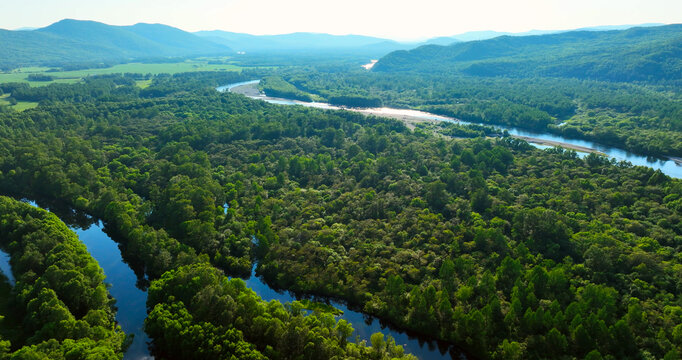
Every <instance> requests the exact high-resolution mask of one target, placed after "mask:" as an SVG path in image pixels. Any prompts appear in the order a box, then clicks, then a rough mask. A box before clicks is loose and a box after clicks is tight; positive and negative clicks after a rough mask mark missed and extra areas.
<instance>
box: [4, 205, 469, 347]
mask: <svg viewBox="0 0 682 360" xmlns="http://www.w3.org/2000/svg"><path fill="white" fill-rule="evenodd" d="M24 201H26V200H24ZM26 202H28V203H29V204H31V205H33V206H38V205H37V204H36V203H35V202H34V201H26ZM43 208H46V207H45V206H43ZM47 209H48V210H49V208H47ZM55 214H57V215H60V214H59V213H58V212H57V213H55ZM61 217H62V220H65V219H64V217H63V216H61ZM65 222H66V221H65ZM67 225H69V228H70V229H72V230H73V231H75V232H76V234H78V238H79V239H80V240H81V241H82V242H83V243H84V244H85V246H86V247H87V248H88V251H89V252H90V254H91V255H92V257H93V258H95V260H97V262H98V263H99V265H100V266H101V267H102V269H103V270H104V274H105V275H106V280H105V281H106V282H107V283H108V284H110V285H111V286H110V287H109V292H110V293H111V295H112V296H113V297H114V298H115V299H116V307H117V308H118V312H117V314H116V320H117V321H118V322H119V324H120V325H121V328H122V329H123V331H124V332H125V333H126V334H133V335H134V338H133V343H132V345H131V346H130V348H128V351H127V352H126V353H125V355H124V357H123V359H124V360H148V359H153V357H152V356H150V352H149V347H148V343H149V341H150V339H149V338H148V337H147V334H145V332H144V319H145V318H146V317H147V306H146V302H147V292H146V289H144V290H142V289H140V288H138V287H137V284H138V280H139V279H138V277H137V275H135V273H134V272H133V270H132V269H131V268H130V267H129V266H128V264H127V263H126V262H125V261H124V260H123V257H122V255H121V251H120V249H119V246H118V243H116V241H114V240H113V239H112V238H111V237H109V235H107V233H106V232H105V231H104V226H103V224H102V223H101V222H100V221H97V220H94V219H91V221H89V224H83V223H80V224H79V225H74V224H69V223H68V222H67ZM0 270H1V271H2V272H3V273H4V274H5V275H6V276H7V277H9V278H10V279H11V283H12V284H14V281H13V280H14V278H13V275H12V272H11V267H10V264H9V256H8V255H7V253H4V252H2V251H0ZM255 271H256V265H254V267H253V269H252V271H251V276H250V277H249V278H247V279H244V281H245V282H246V285H247V286H248V287H249V288H251V289H252V290H253V291H255V292H256V293H257V294H258V295H259V296H260V297H261V298H263V300H265V301H270V300H278V301H280V302H282V303H285V302H291V301H294V300H301V299H303V298H305V297H300V296H296V295H294V294H292V293H290V292H287V291H279V290H275V289H273V288H272V287H270V286H269V285H268V284H266V283H265V282H264V281H263V280H262V279H261V278H260V277H258V276H256V273H255ZM313 300H317V301H321V302H325V303H329V304H331V305H332V306H334V307H336V308H337V309H339V310H341V311H343V314H342V315H339V316H338V317H337V319H345V320H346V321H348V322H349V323H351V324H352V325H353V328H354V329H355V332H354V333H353V335H352V336H351V338H355V336H358V337H359V338H360V340H366V341H367V343H368V344H369V343H370V336H371V335H372V334H373V333H376V332H382V333H384V334H385V335H390V336H392V337H393V338H394V339H395V341H396V344H399V345H402V346H403V348H404V349H405V351H406V352H408V353H411V354H414V355H415V356H417V357H418V358H420V359H454V358H462V359H465V358H466V357H465V356H464V354H463V353H461V352H460V351H459V350H458V349H456V348H455V347H454V346H451V345H449V344H447V343H444V342H438V341H433V340H428V339H424V338H420V337H418V336H412V335H410V334H408V333H407V332H405V331H402V330H398V329H394V328H392V327H390V326H388V325H387V324H385V323H382V322H381V321H380V320H379V319H377V318H375V317H372V316H368V315H366V314H364V313H362V312H358V311H354V310H351V309H349V308H348V306H346V305H345V304H343V303H341V302H339V301H333V300H328V299H324V298H315V299H313Z"/></svg>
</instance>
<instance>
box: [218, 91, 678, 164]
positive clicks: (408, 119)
mask: <svg viewBox="0 0 682 360" xmlns="http://www.w3.org/2000/svg"><path fill="white" fill-rule="evenodd" d="M229 91H230V92H233V93H235V94H241V95H244V96H246V97H249V98H255V99H259V100H264V101H268V100H274V101H281V100H290V99H282V98H277V97H271V96H266V95H265V94H264V93H263V92H261V91H260V90H259V89H258V83H252V84H244V85H239V86H235V87H233V88H231V89H230V90H229ZM332 108H336V107H332ZM341 109H343V110H347V111H353V112H358V113H361V114H364V115H368V116H369V115H373V116H380V117H385V118H390V119H396V120H400V121H401V122H402V123H404V124H405V126H407V128H408V129H410V130H414V129H415V128H417V125H418V124H440V123H442V122H443V121H442V120H436V119H430V118H424V117H419V116H411V115H404V114H392V113H386V112H383V111H381V110H380V109H373V108H345V107H344V108H341ZM511 137H513V138H516V139H521V140H525V141H527V142H529V143H534V144H539V145H547V146H558V147H561V148H564V149H568V150H575V151H578V152H584V153H594V154H598V155H606V154H604V153H603V152H601V151H599V150H597V149H594V148H590V147H585V146H578V145H573V144H569V143H565V142H560V141H551V140H545V139H538V138H534V137H530V136H518V135H513V136H511ZM670 159H671V160H673V161H675V162H676V163H678V164H682V158H677V159H676V160H675V158H672V157H671V158H670Z"/></svg>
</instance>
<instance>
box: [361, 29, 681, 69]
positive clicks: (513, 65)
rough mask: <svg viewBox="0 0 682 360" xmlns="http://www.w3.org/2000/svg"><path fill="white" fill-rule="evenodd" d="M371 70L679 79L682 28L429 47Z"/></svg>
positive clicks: (386, 60) (384, 61)
mask: <svg viewBox="0 0 682 360" xmlns="http://www.w3.org/2000/svg"><path fill="white" fill-rule="evenodd" d="M373 71H377V72H396V71H400V72H423V73H441V74H442V73H456V74H465V75H474V76H511V77H537V76H548V77H568V78H580V79H596V80H607V81H649V82H667V81H678V80H680V78H682V25H667V26H658V27H640V28H632V29H628V30H620V31H571V32H565V33H560V34H550V35H540V36H522V37H517V36H501V37H497V38H494V39H489V40H483V41H471V42H465V43H457V44H453V45H451V46H437V45H428V46H422V47H419V48H417V49H414V50H410V51H396V52H393V53H391V54H388V55H386V56H385V57H383V58H382V59H381V60H380V61H379V62H378V63H377V64H376V65H375V66H374V68H373Z"/></svg>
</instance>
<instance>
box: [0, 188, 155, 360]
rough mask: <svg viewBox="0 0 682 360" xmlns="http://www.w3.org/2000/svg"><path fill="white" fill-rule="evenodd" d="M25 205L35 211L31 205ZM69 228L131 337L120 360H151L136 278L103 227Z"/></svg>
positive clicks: (143, 299)
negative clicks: (97, 271)
mask: <svg viewBox="0 0 682 360" xmlns="http://www.w3.org/2000/svg"><path fill="white" fill-rule="evenodd" d="M24 201H26V200H24ZM26 202H27V203H29V204H31V205H33V206H36V207H38V205H37V204H36V203H35V202H34V201H26ZM48 211H49V209H48ZM67 225H69V224H67ZM69 228H70V229H71V230H73V231H74V232H75V233H76V234H77V235H78V238H79V239H80V241H81V242H83V244H85V246H86V247H87V248H88V252H90V255H92V257H93V258H94V259H95V260H97V262H98V263H99V266H100V267H101V268H102V270H104V275H105V276H106V279H105V280H104V281H105V282H106V283H107V284H109V285H110V287H109V293H110V294H111V296H113V297H114V299H116V307H117V308H118V311H117V312H116V321H117V322H118V323H119V324H120V325H121V329H123V331H124V332H125V333H126V334H132V335H134V338H133V342H132V344H131V345H130V347H129V348H128V351H127V352H126V353H125V355H124V356H123V359H124V360H144V359H153V358H154V357H152V356H150V354H149V349H148V346H147V343H148V342H149V341H150V339H149V337H148V336H147V334H146V333H145V332H144V329H143V327H144V319H145V318H146V317H147V292H146V291H143V290H140V289H139V288H137V286H136V284H137V276H136V275H135V273H134V272H133V270H132V269H130V267H129V266H128V264H126V263H125V262H124V261H123V257H122V256H121V250H120V249H119V248H118V244H117V243H116V242H115V241H114V240H112V239H111V238H110V237H109V235H107V234H106V233H105V232H104V230H103V225H102V224H101V222H99V221H97V222H95V223H94V224H92V225H89V226H86V228H85V229H83V228H79V227H74V226H71V225H69ZM5 255H6V254H5ZM5 263H6V265H5ZM5 266H9V256H7V259H6V261H5V258H4V257H3V256H2V255H0V268H1V269H2V270H3V272H4V269H5ZM10 273H11V272H10ZM12 279H13V278H12Z"/></svg>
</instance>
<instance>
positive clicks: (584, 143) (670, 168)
mask: <svg viewBox="0 0 682 360" xmlns="http://www.w3.org/2000/svg"><path fill="white" fill-rule="evenodd" d="M259 81H260V80H252V81H244V82H240V83H234V84H229V85H225V86H220V87H218V88H216V90H218V91H221V92H222V91H226V90H227V91H230V90H231V89H232V88H234V87H237V86H241V85H248V84H256V83H258V82H259ZM251 98H253V99H259V100H263V101H267V102H269V103H273V104H279V105H301V106H306V107H315V108H322V109H330V110H337V109H341V108H340V107H337V106H333V105H330V104H326V103H319V102H303V101H297V100H289V99H281V98H270V97H264V96H253V97H251ZM343 109H344V110H348V111H355V112H361V113H367V114H371V113H377V112H378V113H382V114H386V115H396V116H398V115H408V116H414V117H418V118H422V119H430V120H439V121H448V122H455V123H460V124H465V125H466V124H474V123H470V122H467V121H462V120H459V119H455V118H451V117H447V116H442V115H436V114H432V113H427V112H424V111H418V110H409V109H393V108H377V109H355V108H343ZM477 125H485V126H490V127H493V128H496V129H499V130H507V131H508V132H509V134H510V135H514V136H526V137H530V138H534V139H538V140H547V141H556V142H561V143H566V144H570V145H575V146H581V147H585V148H589V149H594V150H597V151H599V152H602V153H604V154H605V155H606V156H608V157H609V158H614V159H616V160H617V161H628V162H630V163H632V164H633V165H640V166H647V167H650V168H653V169H658V170H661V171H662V172H663V173H664V174H666V175H668V176H671V177H674V178H678V179H679V178H682V166H680V165H678V164H676V163H675V162H674V161H672V160H668V159H658V158H652V157H647V156H642V155H637V154H633V153H631V152H629V151H626V150H623V149H619V148H615V147H612V146H607V145H603V144H599V143H597V142H593V141H588V140H579V139H572V138H567V137H563V136H560V135H554V134H550V133H544V132H542V133H541V132H535V131H530V130H524V129H519V128H516V127H510V126H500V125H490V124H477ZM583 156H584V155H583Z"/></svg>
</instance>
